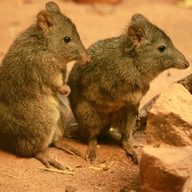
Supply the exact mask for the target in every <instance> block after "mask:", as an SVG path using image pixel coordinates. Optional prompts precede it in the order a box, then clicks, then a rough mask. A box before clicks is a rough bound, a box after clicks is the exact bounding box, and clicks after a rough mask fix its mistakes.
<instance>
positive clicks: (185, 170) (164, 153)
mask: <svg viewBox="0 0 192 192" xmlns="http://www.w3.org/2000/svg"><path fill="white" fill-rule="evenodd" d="M191 162H192V147H191V146H187V147H174V146H169V147H166V146H165V145H164V146H160V147H159V148H154V147H153V146H152V145H148V146H145V147H144V148H143V154H142V158H141V162H140V176H141V186H142V187H141V189H142V190H141V191H142V192H180V191H181V188H182V186H183V184H184V182H185V180H186V179H187V177H188V175H189V173H190V172H191V171H192V170H191V169H192V167H191V166H192V164H191ZM190 192H191V190H190Z"/></svg>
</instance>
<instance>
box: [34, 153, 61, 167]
mask: <svg viewBox="0 0 192 192" xmlns="http://www.w3.org/2000/svg"><path fill="white" fill-rule="evenodd" d="M46 152H47V150H45V151H42V152H39V153H38V154H36V155H35V156H34V157H35V158H36V159H38V160H39V161H41V163H43V164H44V165H45V166H46V167H47V168H49V167H50V166H51V165H52V166H53V167H55V168H57V169H60V170H64V168H63V166H62V165H61V164H60V163H58V162H57V161H55V160H53V159H51V158H50V157H49V156H48V155H47V154H46Z"/></svg>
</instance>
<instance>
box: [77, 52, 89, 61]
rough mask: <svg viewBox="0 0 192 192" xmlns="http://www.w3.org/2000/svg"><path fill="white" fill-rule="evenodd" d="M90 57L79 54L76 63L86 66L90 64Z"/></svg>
mask: <svg viewBox="0 0 192 192" xmlns="http://www.w3.org/2000/svg"><path fill="white" fill-rule="evenodd" d="M90 60H91V59H90V56H89V55H88V54H87V52H86V51H85V52H83V53H81V54H80V57H79V59H78V61H79V62H80V63H81V64H86V63H89V62H90Z"/></svg>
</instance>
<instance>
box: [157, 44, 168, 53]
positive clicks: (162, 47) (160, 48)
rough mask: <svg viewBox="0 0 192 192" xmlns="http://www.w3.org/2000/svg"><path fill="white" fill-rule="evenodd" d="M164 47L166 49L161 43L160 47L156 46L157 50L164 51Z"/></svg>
mask: <svg viewBox="0 0 192 192" xmlns="http://www.w3.org/2000/svg"><path fill="white" fill-rule="evenodd" d="M165 49H166V47H165V46H164V45H161V46H160V47H158V50H159V51H160V52H163V51H165Z"/></svg>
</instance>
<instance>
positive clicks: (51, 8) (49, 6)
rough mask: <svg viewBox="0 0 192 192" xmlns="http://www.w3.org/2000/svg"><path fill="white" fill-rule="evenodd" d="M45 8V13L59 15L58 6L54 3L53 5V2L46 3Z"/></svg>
mask: <svg viewBox="0 0 192 192" xmlns="http://www.w3.org/2000/svg"><path fill="white" fill-rule="evenodd" d="M45 8H46V10H47V11H53V12H58V13H60V9H59V6H58V5H57V4H56V3H54V2H48V3H47V4H46V5H45Z"/></svg>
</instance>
